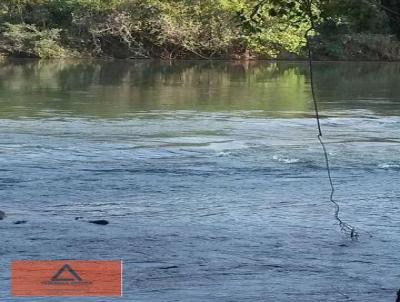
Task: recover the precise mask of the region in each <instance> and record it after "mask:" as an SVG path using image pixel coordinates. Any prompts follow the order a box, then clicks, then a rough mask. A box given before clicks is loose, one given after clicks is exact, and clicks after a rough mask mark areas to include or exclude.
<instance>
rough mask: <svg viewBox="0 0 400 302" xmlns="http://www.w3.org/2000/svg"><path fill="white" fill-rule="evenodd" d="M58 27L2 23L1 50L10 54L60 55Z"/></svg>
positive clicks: (61, 53) (47, 56)
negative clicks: (42, 28) (47, 27)
mask: <svg viewBox="0 0 400 302" xmlns="http://www.w3.org/2000/svg"><path fill="white" fill-rule="evenodd" d="M60 32H61V30H60V29H44V30H40V29H38V28H37V27H36V26H35V25H29V24H24V23H21V24H11V23H4V24H3V27H2V30H1V35H0V39H1V46H0V48H1V49H2V51H3V52H6V53H8V54H10V55H12V56H23V57H35V58H52V57H62V56H63V55H64V49H63V48H62V47H61V46H60V44H59V39H60Z"/></svg>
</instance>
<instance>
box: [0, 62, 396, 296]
mask: <svg viewBox="0 0 400 302" xmlns="http://www.w3.org/2000/svg"><path fill="white" fill-rule="evenodd" d="M0 65H1V68H0V200H1V203H0V209H1V210H3V211H5V212H6V213H7V217H6V219H5V220H3V221H0V234H1V243H0V256H1V260H0V284H1V285H0V296H1V298H0V300H1V301H7V302H8V301H9V302H14V301H46V302H53V301H54V302H58V301H61V299H60V298H26V299H21V298H17V297H12V296H11V295H10V293H9V285H10V282H9V280H10V274H9V264H10V261H12V260H19V259H122V260H123V262H124V281H123V289H124V297H123V298H120V299H117V298H65V299H62V301H64V300H65V301H70V302H72V301H73V302H81V301H93V302H94V301H95V302H108V301H138V302H141V301H146V302H147V301H149V302H150V301H151V302H153V301H155V302H157V301H160V302H166V301H195V302H203V301H204V302H205V301H272V302H298V301H301V302H308V301H360V302H366V301H370V302H380V301H393V302H394V301H395V299H396V298H395V297H396V291H397V289H398V288H400V233H399V230H400V209H399V206H400V203H399V199H400V190H399V181H400V176H399V172H400V157H399V150H400V64H398V63H317V64H316V66H315V74H316V83H315V84H316V88H317V96H318V99H319V105H320V110H321V116H322V121H321V122H322V130H323V132H324V139H325V141H326V143H327V148H328V153H329V156H330V159H331V166H332V176H333V181H334V183H335V186H336V195H335V197H336V200H337V201H338V203H339V204H340V206H341V215H342V218H343V219H344V220H345V221H346V222H348V223H351V224H352V225H354V226H355V227H356V228H357V229H358V230H359V232H360V235H361V236H360V238H359V240H350V239H349V238H348V237H346V236H345V235H344V234H342V233H341V232H340V230H339V228H338V226H337V224H336V221H335V219H334V217H333V214H334V208H333V207H332V204H331V203H330V202H329V193H330V188H329V182H328V179H327V172H326V170H325V163H324V157H323V153H322V149H321V146H320V145H319V144H318V140H317V137H316V135H317V129H316V122H315V120H314V118H313V104H312V102H311V99H310V89H309V77H308V75H307V68H306V65H305V64H303V63H284V62H282V63H268V62H264V63H228V62H200V61H199V62H174V63H167V62H152V61H139V62H134V61H129V62H126V61H116V62H112V61H110V62H105V61H15V62H3V63H1V64H0ZM75 217H82V218H81V219H79V220H75ZM91 219H107V220H109V222H110V224H109V225H107V226H99V225H93V224H89V223H87V222H86V221H87V220H91ZM19 220H26V221H27V223H25V224H14V222H16V221H19ZM370 235H372V237H371V236H370Z"/></svg>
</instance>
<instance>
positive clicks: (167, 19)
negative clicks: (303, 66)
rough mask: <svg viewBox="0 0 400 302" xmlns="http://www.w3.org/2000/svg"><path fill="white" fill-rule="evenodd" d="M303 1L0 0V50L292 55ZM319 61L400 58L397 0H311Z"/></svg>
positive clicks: (299, 49) (299, 50)
mask: <svg viewBox="0 0 400 302" xmlns="http://www.w3.org/2000/svg"><path fill="white" fill-rule="evenodd" d="M308 4H309V0H3V1H2V2H1V4H0V39H1V43H0V52H2V53H4V54H7V55H13V56H23V57H61V56H102V57H116V58H163V59H176V58H203V59H209V58H281V59H285V58H286V59H290V58H300V57H302V56H303V55H304V45H305V39H304V34H305V32H306V30H307V29H308V28H309V27H310V24H309V18H308V15H307V13H308V11H307V10H308V8H309V5H308ZM311 9H312V13H313V16H314V21H315V30H314V31H313V47H314V48H315V51H314V52H315V54H316V56H317V57H318V58H320V59H324V58H329V59H387V60H392V59H399V58H400V42H399V37H400V4H399V2H398V1H397V0H313V1H312V6H311Z"/></svg>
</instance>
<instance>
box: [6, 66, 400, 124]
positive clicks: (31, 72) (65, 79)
mask: <svg viewBox="0 0 400 302" xmlns="http://www.w3.org/2000/svg"><path fill="white" fill-rule="evenodd" d="M315 71H316V72H315V74H316V86H317V94H318V97H319V102H320V103H321V109H322V110H325V111H338V110H339V111H345V110H348V109H368V110H372V111H374V112H375V113H379V114H393V113H396V114H397V113H399V112H400V110H399V102H398V99H399V96H400V87H399V85H398V79H397V75H398V74H399V71H400V64H398V63H317V64H316V65H315ZM308 80H309V79H308V72H307V66H306V64H304V63H294V62H233V63H232V62H202V61H183V62H160V61H90V60H65V61H64V60H63V61H32V60H20V61H6V62H3V63H2V64H1V69H0V102H1V104H0V114H1V116H3V117H16V116H37V115H42V114H45V113H46V112H49V111H50V112H54V111H56V112H58V113H65V114H70V115H78V116H103V117H107V116H110V117H113V116H124V115H126V114H129V113H134V112H138V111H147V110H201V111H231V110H262V111H264V112H265V114H267V115H276V114H279V113H282V112H297V113H298V114H300V115H303V114H304V113H305V112H309V113H311V112H312V104H311V102H310V93H309V85H308ZM371 101H372V102H371Z"/></svg>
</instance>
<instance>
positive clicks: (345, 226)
mask: <svg viewBox="0 0 400 302" xmlns="http://www.w3.org/2000/svg"><path fill="white" fill-rule="evenodd" d="M305 1H306V4H307V11H308V15H309V19H310V23H311V27H310V28H309V29H308V30H307V31H306V33H305V38H306V41H307V51H308V67H309V71H310V86H311V96H312V99H313V103H314V111H315V118H316V120H317V126H318V141H319V142H320V144H321V146H322V149H323V151H324V158H325V164H326V170H327V172H328V179H329V184H330V187H331V194H330V196H329V200H330V202H331V203H332V204H333V205H334V207H335V215H334V216H335V219H336V220H337V221H338V224H339V226H340V229H341V230H342V231H343V232H344V233H346V234H348V235H349V236H350V237H351V238H358V236H359V234H358V232H357V231H356V229H355V228H354V227H353V226H351V225H350V224H348V223H346V222H344V221H343V220H342V219H341V218H340V216H339V212H340V206H339V204H338V203H337V202H336V201H335V200H334V198H333V196H334V194H335V186H334V184H333V180H332V174H331V168H330V164H329V157H328V152H327V150H326V146H325V144H324V141H323V139H322V129H321V121H320V116H319V110H318V103H317V98H316V95H315V86H314V70H313V62H312V50H311V42H310V32H311V31H312V30H314V29H315V24H314V18H313V14H312V0H305Z"/></svg>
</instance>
